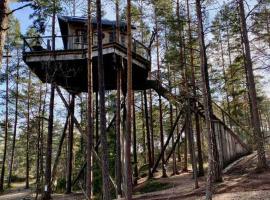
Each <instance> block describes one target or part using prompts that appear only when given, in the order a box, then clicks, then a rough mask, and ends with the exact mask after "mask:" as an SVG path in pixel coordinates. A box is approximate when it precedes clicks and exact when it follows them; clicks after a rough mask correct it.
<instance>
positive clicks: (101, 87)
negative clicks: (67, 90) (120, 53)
mask: <svg viewBox="0 0 270 200" xmlns="http://www.w3.org/2000/svg"><path fill="white" fill-rule="evenodd" d="M96 7H97V15H96V16H97V32H98V92H99V116H100V142H101V149H102V152H101V153H102V156H101V157H102V179H103V199H104V200H110V199H111V194H110V187H109V186H110V185H109V183H110V182H109V161H108V143H107V136H106V109H105V84H104V82H105V81H104V63H103V49H102V48H103V47H102V39H103V36H102V20H101V0H96Z"/></svg>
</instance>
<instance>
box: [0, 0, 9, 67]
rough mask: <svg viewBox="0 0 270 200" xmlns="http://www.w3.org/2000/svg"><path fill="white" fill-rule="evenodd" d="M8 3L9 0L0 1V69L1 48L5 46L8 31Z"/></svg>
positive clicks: (0, 60)
mask: <svg viewBox="0 0 270 200" xmlns="http://www.w3.org/2000/svg"><path fill="white" fill-rule="evenodd" d="M8 2H9V0H2V1H1V2H0V11H1V12H0V69H1V66H2V58H3V48H4V45H5V39H6V33H7V29H8V15H7V11H8V8H7V5H8Z"/></svg>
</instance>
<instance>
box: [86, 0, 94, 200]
mask: <svg viewBox="0 0 270 200" xmlns="http://www.w3.org/2000/svg"><path fill="white" fill-rule="evenodd" d="M91 4H92V0H88V11H87V18H88V22H87V40H88V51H87V54H88V58H87V90H88V98H87V145H86V161H87V167H86V194H87V198H88V199H89V200H91V199H93V192H92V191H93V187H92V186H93V184H92V182H93V177H92V175H93V155H92V150H93V144H94V128H93V125H94V124H93V74H92V16H91V14H92V6H91Z"/></svg>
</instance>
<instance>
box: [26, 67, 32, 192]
mask: <svg viewBox="0 0 270 200" xmlns="http://www.w3.org/2000/svg"><path fill="white" fill-rule="evenodd" d="M27 88H28V89H27V130H26V179H25V188H26V189H28V188H29V167H30V163H29V162H30V161H29V137H30V106H31V105H30V104H31V102H30V98H31V97H30V96H31V95H30V93H31V71H30V70H29V75H28V87H27Z"/></svg>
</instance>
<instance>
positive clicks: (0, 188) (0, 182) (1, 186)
mask: <svg viewBox="0 0 270 200" xmlns="http://www.w3.org/2000/svg"><path fill="white" fill-rule="evenodd" d="M8 56H9V50H8V49H6V110H5V138H4V153H3V159H2V169H1V178H0V192H2V191H4V177H5V164H6V155H7V142H8V125H9V119H8V106H9V105H8V103H9V57H8Z"/></svg>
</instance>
